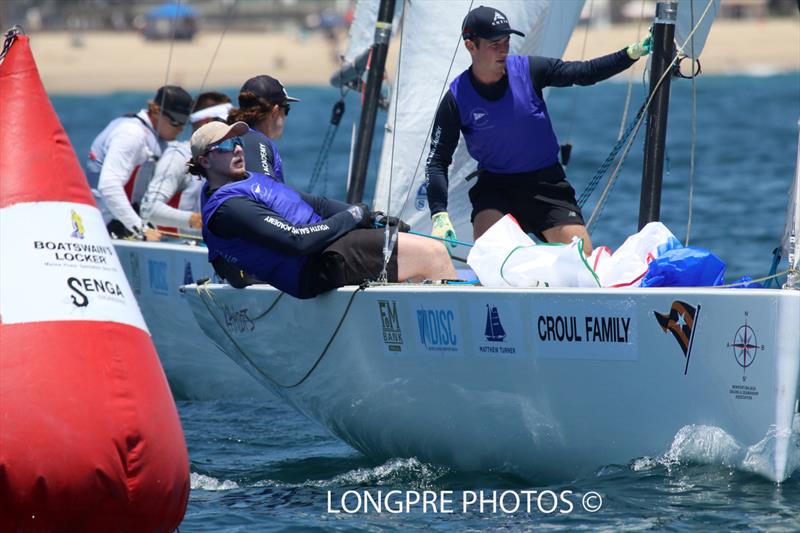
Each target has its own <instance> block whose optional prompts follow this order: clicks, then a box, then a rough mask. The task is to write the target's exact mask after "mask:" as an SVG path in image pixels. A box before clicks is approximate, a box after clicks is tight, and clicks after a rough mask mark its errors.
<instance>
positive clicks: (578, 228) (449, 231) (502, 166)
mask: <svg viewBox="0 0 800 533" xmlns="http://www.w3.org/2000/svg"><path fill="white" fill-rule="evenodd" d="M511 34H516V35H520V36H524V35H523V34H522V33H521V32H519V31H517V30H514V29H511V27H510V26H509V23H508V19H507V18H506V16H505V15H504V14H503V13H501V12H500V11H498V10H496V9H494V8H491V7H484V6H480V7H478V8H476V9H473V10H472V11H470V12H469V13H468V14H467V16H466V17H465V18H464V22H463V24H462V37H463V39H464V44H465V46H466V48H467V50H468V51H469V53H470V55H471V57H472V66H471V67H470V68H469V69H467V70H465V71H464V72H463V73H461V74H460V75H459V76H458V77H457V78H456V79H455V80H453V82H452V83H451V84H450V88H449V91H448V92H447V93H446V94H445V95H444V97H443V98H442V101H441V102H440V103H439V107H438V109H437V110H436V117H435V120H434V124H433V130H432V133H431V150H430V155H429V158H428V163H427V166H426V171H425V173H426V180H427V184H428V187H427V194H428V204H429V206H430V210H431V217H432V220H433V235H434V236H437V237H443V238H448V239H451V240H455V239H456V234H455V230H454V228H453V224H452V223H451V222H450V217H449V215H448V214H447V188H448V177H447V169H448V167H449V166H450V163H451V162H452V159H453V153H454V152H455V149H456V146H457V145H458V139H459V135H460V134H463V135H464V139H465V141H466V145H467V150H468V151H469V153H470V155H471V156H472V157H473V158H474V159H475V160H476V161H477V162H478V170H479V174H478V176H479V177H478V182H477V183H476V184H475V185H474V186H473V187H472V189H470V191H469V198H470V201H471V202H472V217H471V221H472V224H473V236H474V238H476V239H477V238H478V237H480V236H481V235H482V234H483V233H484V232H485V231H486V230H487V229H489V228H490V227H491V226H492V225H493V224H494V223H495V222H497V221H498V220H500V218H502V217H503V216H504V215H505V214H508V213H511V214H512V215H513V216H514V217H515V218H516V219H517V221H518V222H519V223H520V225H521V226H522V229H523V230H524V231H526V232H528V233H533V234H535V235H536V236H537V237H538V238H539V239H540V240H542V241H545V242H563V243H569V242H571V241H572V238H573V237H580V238H582V239H584V252H585V253H586V254H587V255H589V254H591V252H592V245H591V240H590V239H589V235H588V233H587V232H586V228H585V226H584V222H583V216H582V214H581V210H580V208H579V207H578V205H577V202H576V200H575V190H574V189H573V188H572V187H571V186H570V184H569V183H568V182H567V181H566V175H565V174H564V170H563V168H562V167H561V165H560V164H559V162H558V153H559V144H558V140H557V139H556V135H555V132H554V131H553V126H552V124H551V121H550V115H549V113H548V111H547V105H546V104H545V102H544V97H543V95H542V90H543V89H544V88H545V87H548V86H553V87H568V86H570V85H592V84H594V83H596V82H598V81H601V80H604V79H607V78H610V77H611V76H613V75H615V74H617V73H619V72H622V71H623V70H625V69H627V68H628V67H630V66H631V65H633V63H634V62H635V61H636V60H637V59H639V58H640V57H641V56H643V55H646V54H647V53H648V52H649V46H650V37H649V36H648V37H647V38H645V39H644V40H642V41H641V42H637V43H635V44H632V45H631V46H629V47H627V48H625V49H622V50H620V51H619V52H616V53H613V54H610V55H607V56H603V57H600V58H597V59H593V60H590V61H566V62H565V61H561V60H560V59H553V58H546V57H525V56H509V55H508V51H509V41H510V37H511ZM451 245H452V246H455V244H451Z"/></svg>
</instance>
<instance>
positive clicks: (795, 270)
mask: <svg viewBox="0 0 800 533" xmlns="http://www.w3.org/2000/svg"><path fill="white" fill-rule="evenodd" d="M799 273H800V270H797V269H794V268H789V269H786V270H784V271H783V272H778V273H777V274H770V275H767V276H764V277H763V278H756V279H751V280H748V281H739V282H736V283H729V284H727V285H715V286H713V287H710V288H711V289H730V288H732V287H741V286H743V285H747V284H750V283H761V282H762V281H766V280H772V279H777V278H779V277H781V276H787V275H789V274H799ZM764 286H765V287H767V285H764Z"/></svg>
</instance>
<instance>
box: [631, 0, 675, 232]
mask: <svg viewBox="0 0 800 533" xmlns="http://www.w3.org/2000/svg"><path fill="white" fill-rule="evenodd" d="M677 15H678V4H677V3H676V2H659V3H658V4H657V5H656V18H655V23H654V25H653V51H652V54H651V55H652V60H651V63H650V92H651V95H653V97H652V103H651V105H650V107H649V108H648V110H647V133H646V137H645V143H644V166H643V169H642V193H641V198H640V200H639V229H640V230H641V229H642V228H643V227H644V226H645V225H646V224H647V223H648V222H653V221H656V220H659V218H660V216H661V181H662V178H663V174H664V144H665V141H666V138H667V111H668V107H669V86H670V77H671V74H667V75H666V76H664V73H665V72H666V71H667V70H668V69H670V68H671V65H672V59H673V58H674V56H675V20H676V18H677ZM662 76H664V81H662V82H661V85H659V86H658V87H657V88H656V89H655V94H653V88H654V87H656V85H657V84H658V81H659V80H660V79H661V77H662Z"/></svg>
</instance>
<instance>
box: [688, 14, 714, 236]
mask: <svg viewBox="0 0 800 533" xmlns="http://www.w3.org/2000/svg"><path fill="white" fill-rule="evenodd" d="M713 1H714V0H709V2H713ZM689 16H690V20H691V24H692V27H694V0H691V1H690V3H689ZM689 51H690V54H689V55H691V57H692V73H694V62H695V61H696V59H695V57H694V36H692V37H691V41H690V44H689ZM696 77H697V76H694V75H693V76H692V141H691V148H690V151H689V213H688V216H687V220H686V242H685V244H684V246H689V239H690V237H691V234H692V211H693V207H694V163H695V153H696V149H697V83H696V82H695V78H696Z"/></svg>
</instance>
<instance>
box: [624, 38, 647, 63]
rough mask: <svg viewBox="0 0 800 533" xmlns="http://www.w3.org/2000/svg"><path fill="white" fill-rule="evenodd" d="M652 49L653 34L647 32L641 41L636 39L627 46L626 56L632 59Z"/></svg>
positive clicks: (644, 54)
mask: <svg viewBox="0 0 800 533" xmlns="http://www.w3.org/2000/svg"><path fill="white" fill-rule="evenodd" d="M652 49H653V34H652V33H648V34H647V37H645V38H644V39H642V40H641V41H637V42H635V43H633V44H632V45H630V46H629V47H628V50H627V52H628V57H630V58H631V59H633V60H636V59H639V58H640V57H642V56H646V55H647V54H649V53H650V51H651V50H652Z"/></svg>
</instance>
